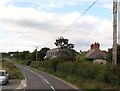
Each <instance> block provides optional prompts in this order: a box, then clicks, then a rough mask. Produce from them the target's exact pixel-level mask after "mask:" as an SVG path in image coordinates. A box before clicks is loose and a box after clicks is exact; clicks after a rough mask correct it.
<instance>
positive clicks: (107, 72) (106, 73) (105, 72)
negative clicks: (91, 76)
mask: <svg viewBox="0 0 120 91" xmlns="http://www.w3.org/2000/svg"><path fill="white" fill-rule="evenodd" d="M111 72H112V69H111V66H110V65H109V64H105V65H103V66H102V69H101V72H100V74H99V75H98V76H97V79H98V80H100V81H103V82H106V83H110V81H111V77H110V76H111Z"/></svg>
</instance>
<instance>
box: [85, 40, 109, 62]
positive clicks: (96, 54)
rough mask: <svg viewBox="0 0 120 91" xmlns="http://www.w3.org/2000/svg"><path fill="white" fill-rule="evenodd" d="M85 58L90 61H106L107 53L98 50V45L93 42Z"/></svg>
mask: <svg viewBox="0 0 120 91" xmlns="http://www.w3.org/2000/svg"><path fill="white" fill-rule="evenodd" d="M86 57H87V58H88V59H91V60H95V59H103V60H104V59H106V58H107V52H106V51H102V50H100V44H99V43H97V42H95V43H94V44H91V45H90V50H89V51H88V52H87V53H86Z"/></svg>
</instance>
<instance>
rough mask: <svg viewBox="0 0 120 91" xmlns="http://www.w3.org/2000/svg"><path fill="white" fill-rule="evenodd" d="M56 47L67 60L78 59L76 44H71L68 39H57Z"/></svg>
mask: <svg viewBox="0 0 120 91" xmlns="http://www.w3.org/2000/svg"><path fill="white" fill-rule="evenodd" d="M55 45H56V46H57V47H58V48H59V52H60V55H62V56H64V57H65V58H66V59H67V60H75V59H76V53H77V52H76V51H75V50H74V49H73V48H74V44H71V43H69V40H68V39H65V38H63V37H60V38H58V39H56V42H55Z"/></svg>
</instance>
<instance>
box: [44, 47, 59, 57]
mask: <svg viewBox="0 0 120 91" xmlns="http://www.w3.org/2000/svg"><path fill="white" fill-rule="evenodd" d="M58 55H59V49H58V48H54V49H50V50H48V51H47V53H46V56H45V58H55V57H57V56H58Z"/></svg>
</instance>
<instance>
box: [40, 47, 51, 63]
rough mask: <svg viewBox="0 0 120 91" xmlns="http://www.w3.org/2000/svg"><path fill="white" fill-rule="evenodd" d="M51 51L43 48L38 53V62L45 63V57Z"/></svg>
mask: <svg viewBox="0 0 120 91" xmlns="http://www.w3.org/2000/svg"><path fill="white" fill-rule="evenodd" d="M48 50H50V49H49V48H46V47H44V48H42V49H41V50H40V51H38V60H39V61H43V60H44V57H45V56H46V53H47V51H48Z"/></svg>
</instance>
